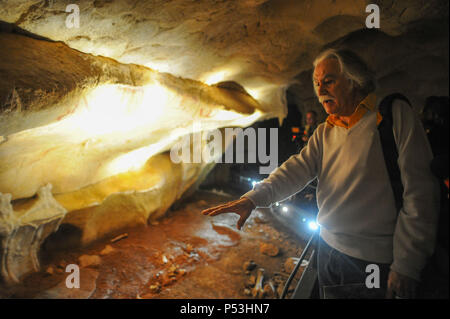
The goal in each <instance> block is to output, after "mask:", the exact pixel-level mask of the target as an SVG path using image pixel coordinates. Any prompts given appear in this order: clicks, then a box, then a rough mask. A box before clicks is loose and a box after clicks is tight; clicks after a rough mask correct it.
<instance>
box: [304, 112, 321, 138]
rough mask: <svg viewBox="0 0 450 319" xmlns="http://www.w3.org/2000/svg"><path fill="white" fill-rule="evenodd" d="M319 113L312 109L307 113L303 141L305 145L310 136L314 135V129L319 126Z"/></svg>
mask: <svg viewBox="0 0 450 319" xmlns="http://www.w3.org/2000/svg"><path fill="white" fill-rule="evenodd" d="M317 125H318V123H317V113H316V111H313V110H310V111H308V113H306V125H305V128H304V130H303V136H302V141H303V143H304V145H306V143H307V142H308V140H309V138H310V137H311V136H312V135H313V133H314V130H315V129H316V128H317Z"/></svg>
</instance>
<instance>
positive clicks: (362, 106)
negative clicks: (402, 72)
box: [326, 93, 382, 129]
mask: <svg viewBox="0 0 450 319" xmlns="http://www.w3.org/2000/svg"><path fill="white" fill-rule="evenodd" d="M376 100H377V97H376V95H375V94H374V93H370V94H369V95H367V96H366V97H365V98H364V100H362V101H361V103H359V105H358V106H357V107H356V109H355V111H354V112H353V114H352V115H351V116H350V121H349V123H348V125H347V124H346V123H344V122H342V121H341V120H340V119H339V117H337V116H335V115H329V116H328V117H327V120H326V121H327V123H328V125H330V126H331V127H333V126H341V127H344V128H346V129H349V128H351V127H352V126H354V125H355V124H356V123H358V122H359V120H361V119H362V117H363V116H364V115H365V114H366V113H367V111H373V110H375V106H376ZM381 120H382V118H381V114H380V113H378V114H377V125H378V124H380V122H381Z"/></svg>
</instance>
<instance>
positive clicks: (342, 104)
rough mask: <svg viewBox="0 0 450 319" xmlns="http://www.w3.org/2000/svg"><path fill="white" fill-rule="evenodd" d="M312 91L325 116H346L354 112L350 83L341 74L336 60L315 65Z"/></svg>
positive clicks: (323, 61) (327, 60)
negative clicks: (314, 92) (325, 113)
mask: <svg viewBox="0 0 450 319" xmlns="http://www.w3.org/2000/svg"><path fill="white" fill-rule="evenodd" d="M313 80H314V90H315V91H316V94H317V96H318V98H319V102H320V103H321V104H322V105H323V107H324V109H325V112H327V114H333V115H341V116H348V115H350V114H351V113H352V112H353V110H354V105H353V95H352V87H351V83H350V81H349V80H348V79H347V78H346V77H345V76H344V75H343V74H342V73H341V70H340V67H339V63H338V61H337V60H336V59H333V58H328V59H324V60H322V61H321V62H320V63H318V64H317V66H316V68H315V69H314V74H313Z"/></svg>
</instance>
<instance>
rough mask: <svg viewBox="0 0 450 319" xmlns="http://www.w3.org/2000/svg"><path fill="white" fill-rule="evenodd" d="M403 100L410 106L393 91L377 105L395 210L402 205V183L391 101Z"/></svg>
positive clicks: (379, 130)
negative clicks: (380, 117)
mask: <svg viewBox="0 0 450 319" xmlns="http://www.w3.org/2000/svg"><path fill="white" fill-rule="evenodd" d="M397 99H398V100H403V101H405V102H406V103H408V104H409V106H411V103H410V102H409V100H408V99H407V98H406V97H405V96H404V95H402V94H400V93H394V94H391V95H388V96H386V97H385V98H384V99H383V100H382V101H381V102H380V105H379V112H380V114H381V116H382V117H383V119H382V121H381V123H380V124H379V125H378V132H379V134H380V140H381V147H382V149H383V157H384V162H385V164H386V169H387V171H388V174H389V180H390V182H391V187H392V191H393V193H394V199H395V206H396V208H397V212H399V211H400V208H402V206H403V183H402V179H401V174H400V168H399V167H398V162H397V160H398V150H397V145H396V144H395V139H394V131H393V126H394V120H393V117H392V103H393V102H394V100H397Z"/></svg>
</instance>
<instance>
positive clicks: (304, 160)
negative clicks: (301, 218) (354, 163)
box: [202, 130, 321, 229]
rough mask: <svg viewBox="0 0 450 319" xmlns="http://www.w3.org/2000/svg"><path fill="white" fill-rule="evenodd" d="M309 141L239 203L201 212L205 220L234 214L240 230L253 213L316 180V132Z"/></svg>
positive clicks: (317, 153)
mask: <svg viewBox="0 0 450 319" xmlns="http://www.w3.org/2000/svg"><path fill="white" fill-rule="evenodd" d="M317 131H319V130H316V132H315V133H314V135H313V136H312V137H311V138H310V139H309V142H308V145H307V146H306V147H304V148H303V149H302V150H301V151H300V153H299V154H297V155H293V156H291V157H290V158H289V159H288V160H287V161H286V162H284V164H283V165H281V166H280V167H279V168H278V169H276V170H275V171H274V172H272V173H271V174H270V175H269V177H268V178H266V179H265V180H264V181H263V182H261V183H258V184H256V186H255V188H254V189H253V190H252V191H250V192H248V193H246V194H244V195H242V196H241V198H240V199H238V200H235V201H232V202H229V203H225V204H222V205H219V206H215V207H211V208H208V209H205V210H203V211H202V214H203V215H205V216H216V215H220V214H223V213H235V214H238V215H239V216H240V218H239V220H238V222H237V228H238V229H241V228H242V226H243V225H244V224H245V221H246V220H247V219H248V217H250V214H251V213H252V211H253V210H254V209H255V208H256V207H257V206H259V207H267V206H269V205H270V204H271V203H274V202H276V201H279V200H281V199H284V198H287V197H289V196H290V195H292V194H294V193H296V192H297V191H299V190H301V189H302V188H304V187H305V186H306V185H307V184H308V183H309V182H310V181H311V180H313V179H314V178H315V177H316V176H317V171H318V167H319V165H320V164H319V160H320V158H321V150H320V147H319V138H318V132H317Z"/></svg>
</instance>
